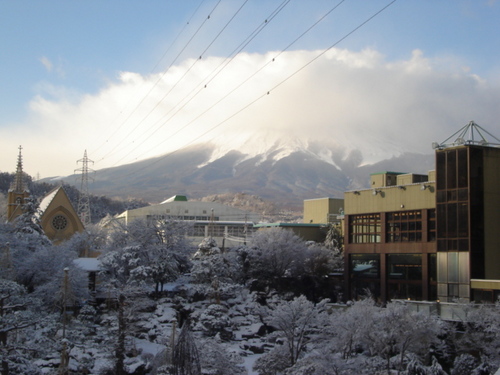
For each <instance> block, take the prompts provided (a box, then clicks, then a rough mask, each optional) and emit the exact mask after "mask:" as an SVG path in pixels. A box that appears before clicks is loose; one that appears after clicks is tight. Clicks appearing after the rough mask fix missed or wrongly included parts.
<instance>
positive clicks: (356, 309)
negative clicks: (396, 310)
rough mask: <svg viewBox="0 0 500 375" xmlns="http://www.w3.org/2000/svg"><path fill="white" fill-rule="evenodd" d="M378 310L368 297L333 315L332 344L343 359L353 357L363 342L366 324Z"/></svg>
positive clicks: (331, 323)
mask: <svg viewBox="0 0 500 375" xmlns="http://www.w3.org/2000/svg"><path fill="white" fill-rule="evenodd" d="M378 309H379V308H378V307H377V306H375V302H374V300H373V299H372V298H371V297H370V296H368V297H366V298H363V299H361V300H359V301H355V302H353V303H351V304H350V305H349V307H348V308H346V309H343V310H338V311H334V312H333V313H332V314H331V316H330V320H331V321H330V327H331V337H332V338H331V342H332V344H333V346H334V347H335V348H336V350H337V351H338V352H340V353H341V354H342V358H343V359H349V358H350V357H351V356H353V354H354V350H355V348H356V346H358V345H360V343H361V342H362V338H363V334H364V332H365V329H366V327H365V324H364V322H366V321H367V320H370V317H372V316H373V315H374V314H376V312H377V311H378ZM368 325H369V324H368Z"/></svg>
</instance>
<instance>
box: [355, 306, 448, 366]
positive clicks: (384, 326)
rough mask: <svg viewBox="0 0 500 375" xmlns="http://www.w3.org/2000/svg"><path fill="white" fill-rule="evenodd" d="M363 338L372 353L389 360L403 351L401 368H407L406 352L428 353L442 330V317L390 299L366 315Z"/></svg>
mask: <svg viewBox="0 0 500 375" xmlns="http://www.w3.org/2000/svg"><path fill="white" fill-rule="evenodd" d="M409 327H411V329H409ZM363 329H364V332H363V340H364V342H365V343H366V344H367V345H368V347H369V349H370V352H371V353H372V355H379V356H380V357H382V358H384V359H385V360H386V362H387V371H389V370H390V359H391V357H393V356H395V355H399V369H400V370H403V369H404V368H403V366H404V361H405V358H406V354H408V352H409V351H410V350H411V351H412V352H413V353H415V354H419V355H422V356H423V355H426V354H427V353H428V352H429V348H430V347H431V345H432V344H433V343H434V342H435V341H436V340H437V336H438V335H439V334H440V332H441V331H442V330H441V325H440V321H439V320H438V319H437V317H435V316H432V315H431V316H429V315H428V314H424V313H417V312H413V311H411V310H410V309H409V308H408V306H406V305H404V304H400V303H389V304H388V305H387V307H385V308H380V309H378V311H377V312H376V313H375V314H374V315H372V316H371V317H369V318H368V317H367V318H365V321H364V327H363Z"/></svg>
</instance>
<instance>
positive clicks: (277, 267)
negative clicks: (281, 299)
mask: <svg viewBox="0 0 500 375" xmlns="http://www.w3.org/2000/svg"><path fill="white" fill-rule="evenodd" d="M306 251H307V246H306V244H305V242H304V241H303V240H302V239H301V238H299V237H298V236H296V235H295V234H294V233H293V232H292V231H289V230H284V229H282V228H270V229H266V230H263V231H258V232H257V233H255V235H254V236H253V239H252V246H251V248H250V250H249V253H248V260H249V264H250V273H251V275H252V277H255V278H259V279H264V280H272V279H273V278H277V277H278V278H279V277H286V276H297V275H299V274H300V273H301V272H302V270H303V265H304V254H305V252H306Z"/></svg>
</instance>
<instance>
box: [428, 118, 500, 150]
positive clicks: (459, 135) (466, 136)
mask: <svg viewBox="0 0 500 375" xmlns="http://www.w3.org/2000/svg"><path fill="white" fill-rule="evenodd" d="M486 135H487V136H489V137H490V140H488V139H486ZM451 139H453V141H452V142H450V140H451ZM461 145H477V146H490V147H499V146H500V139H498V138H497V137H495V136H494V135H492V134H491V133H489V132H488V131H487V130H485V129H483V128H482V127H481V126H479V125H478V124H476V123H475V122H474V121H469V123H468V124H467V125H465V126H464V127H463V128H461V129H460V130H458V131H457V132H455V133H453V134H452V135H451V136H450V137H448V138H447V139H446V140H444V141H443V142H441V143H437V142H433V143H432V148H433V149H443V148H447V147H454V146H461Z"/></svg>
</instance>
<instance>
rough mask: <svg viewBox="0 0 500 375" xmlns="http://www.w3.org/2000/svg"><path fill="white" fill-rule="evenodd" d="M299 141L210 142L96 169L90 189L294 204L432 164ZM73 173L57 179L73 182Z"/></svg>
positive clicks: (154, 197) (422, 158) (427, 159)
mask: <svg viewBox="0 0 500 375" xmlns="http://www.w3.org/2000/svg"><path fill="white" fill-rule="evenodd" d="M302 145H303V146H304V147H290V148H286V147H281V146H280V144H276V147H274V148H272V149H268V150H267V152H265V153H253V154H246V153H244V152H242V151H240V150H235V149H229V148H228V150H227V152H221V150H220V149H218V148H217V146H215V145H213V144H198V145H193V146H189V147H186V148H183V149H180V150H178V151H176V152H173V153H169V154H165V155H162V156H159V157H156V158H150V159H146V160H141V161H138V162H136V163H130V164H126V165H122V166H117V167H113V168H106V169H102V170H98V171H97V173H96V175H95V181H94V183H92V184H91V185H90V192H91V193H92V194H102V195H107V196H111V197H120V198H130V197H134V198H139V199H144V200H147V201H149V202H151V203H155V202H161V201H163V200H164V199H166V198H168V197H170V196H173V195H176V194H182V195H187V196H188V197H189V198H190V199H201V198H203V197H206V196H209V195H214V194H224V193H247V194H252V195H256V196H259V197H261V198H263V199H265V200H268V201H272V202H275V203H276V204H279V205H285V206H293V207H295V208H298V207H301V206H302V204H303V200H304V199H313V198H320V197H339V198H341V197H342V196H343V193H344V191H346V190H351V189H359V188H368V187H369V184H368V181H369V175H370V173H375V172H381V171H385V170H391V171H399V172H407V173H410V172H412V173H427V172H428V171H429V170H430V169H433V168H434V158H433V156H432V155H424V154H416V153H404V154H401V155H398V156H393V157H392V158H390V159H386V160H381V161H379V162H377V163H374V164H365V165H363V157H362V153H361V151H360V150H351V151H350V152H349V154H348V155H346V156H343V151H342V150H337V149H331V150H328V148H325V147H320V145H318V144H312V145H311V144H307V142H303V143H302ZM214 155H215V156H214ZM328 159H329V160H328ZM75 177H76V176H75V175H72V176H67V177H64V178H62V180H63V181H64V182H66V183H69V184H75ZM46 180H50V179H46Z"/></svg>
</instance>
